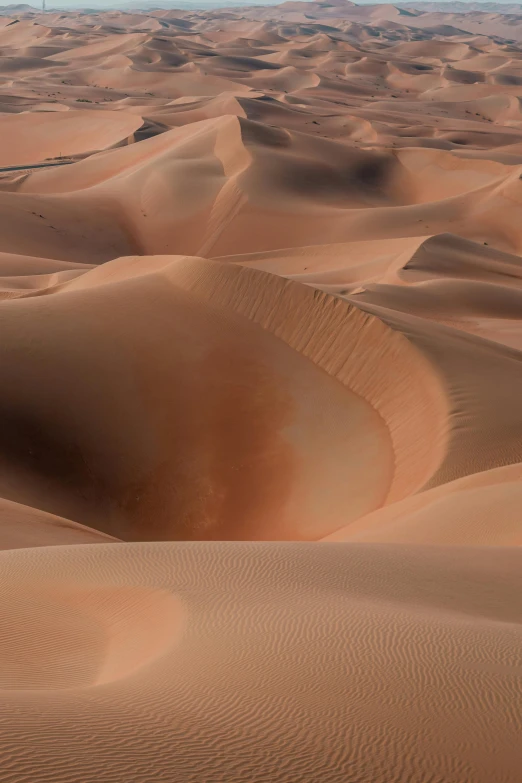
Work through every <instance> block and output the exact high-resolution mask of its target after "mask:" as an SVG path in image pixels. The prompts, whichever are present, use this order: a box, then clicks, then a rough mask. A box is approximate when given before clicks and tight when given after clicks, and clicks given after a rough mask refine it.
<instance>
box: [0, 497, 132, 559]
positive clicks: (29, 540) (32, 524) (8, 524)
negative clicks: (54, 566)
mask: <svg viewBox="0 0 522 783" xmlns="http://www.w3.org/2000/svg"><path fill="white" fill-rule="evenodd" d="M118 540H119V539H117V538H114V537H113V536H110V535H108V534H107V533H102V532H101V531H100V530H94V529H93V528H90V527H86V526H85V525H80V524H79V523H78V522H73V521H71V520H70V519H64V518H63V517H58V516H55V515H54V514H48V513H46V512H45V511H41V510H40V509H37V508H32V507H29V506H24V505H22V504H21V503H14V502H13V501H11V500H7V499H6V498H0V550H1V549H22V548H25V547H34V546H63V545H66V544H82V543H85V544H93V543H101V544H108V543H110V542H111V541H118Z"/></svg>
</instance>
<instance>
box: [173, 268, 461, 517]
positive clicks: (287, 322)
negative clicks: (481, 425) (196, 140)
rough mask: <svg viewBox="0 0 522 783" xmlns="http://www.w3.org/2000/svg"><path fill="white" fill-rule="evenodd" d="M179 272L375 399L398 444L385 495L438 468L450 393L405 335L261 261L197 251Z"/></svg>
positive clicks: (400, 492) (403, 490)
mask: <svg viewBox="0 0 522 783" xmlns="http://www.w3.org/2000/svg"><path fill="white" fill-rule="evenodd" d="M209 264H210V266H208V265H209ZM164 274H165V270H164ZM176 280H177V281H181V280H183V282H184V283H185V285H187V286H188V287H190V288H194V290H197V292H198V295H200V296H201V295H202V294H204V295H205V296H206V297H207V298H208V300H209V301H210V302H211V303H212V304H214V303H218V304H219V306H221V307H224V308H230V309H232V310H234V311H235V312H238V313H239V314H241V315H244V316H247V317H248V318H249V319H251V320H253V321H254V322H255V323H258V324H260V325H261V326H262V327H263V328H264V329H266V330H268V331H270V332H272V333H273V334H275V335H276V336H277V337H279V338H280V339H282V340H284V341H285V342H287V343H288V345H290V346H291V347H292V348H294V349H295V350H297V351H299V352H300V353H302V354H303V355H304V356H306V357H307V358H309V359H311V360H312V361H314V362H315V363H316V364H317V365H318V366H319V367H321V368H322V369H323V370H325V371H326V372H327V373H328V374H329V375H332V376H333V377H335V378H336V379H337V380H339V381H340V382H341V383H343V384H344V385H345V386H347V387H349V388H350V389H351V390H352V391H354V392H355V393H356V394H358V395H359V396H361V397H362V398H363V399H365V400H367V401H368V402H369V403H370V404H371V405H372V407H373V408H374V409H375V410H376V411H377V412H378V413H379V415H380V416H381V417H382V419H383V421H384V422H385V424H386V426H387V427H388V429H389V431H390V435H391V439H392V444H393V451H394V459H395V470H394V476H393V479H392V483H391V486H390V490H389V492H388V495H387V498H386V501H385V503H391V502H393V501H395V500H398V499H399V498H402V497H404V496H405V495H407V494H410V493H411V492H414V491H415V490H416V489H418V488H420V487H421V486H423V485H424V483H425V482H426V480H427V478H428V477H430V476H431V475H432V474H433V472H434V471H435V470H436V468H437V467H438V465H439V464H440V462H441V460H442V459H443V456H444V451H445V437H446V428H447V419H448V407H447V400H446V394H445V391H444V388H443V385H442V382H441V380H440V378H439V377H438V376H437V374H436V372H435V370H434V369H433V367H432V366H431V365H430V364H429V362H428V361H427V360H426V359H425V358H424V357H423V356H422V354H421V353H420V351H417V350H416V349H415V348H414V347H413V346H412V345H411V344H410V343H409V342H408V340H407V339H406V338H405V337H403V336H402V335H400V334H398V333H396V332H394V331H392V330H391V329H390V328H389V327H387V326H385V325H384V323H383V322H382V321H380V320H379V319H377V318H374V317H372V316H369V317H368V316H367V315H366V314H364V313H362V312H361V311H360V310H358V309H357V308H356V307H353V306H351V305H347V304H346V303H345V302H342V301H340V300H339V299H336V298H334V297H331V296H329V295H328V294H325V293H323V292H319V291H313V290H312V289H310V288H308V287H306V286H303V285H300V284H299V283H296V282H294V281H290V280H284V281H283V280H281V278H279V277H277V276H274V275H270V274H268V273H266V272H260V271H258V270H254V269H248V268H245V267H239V266H231V265H223V264H215V263H213V262H208V261H202V260H200V259H191V260H187V261H185V262H183V264H182V266H181V268H179V267H178V266H177V265H176ZM399 368H400V369H399Z"/></svg>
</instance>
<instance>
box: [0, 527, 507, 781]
mask: <svg viewBox="0 0 522 783" xmlns="http://www.w3.org/2000/svg"><path fill="white" fill-rule="evenodd" d="M521 557H522V552H521V550H520V549H504V548H500V549H498V550H497V552H496V555H495V558H491V552H490V551H489V550H487V549H481V548H475V547H469V548H466V549H465V550H463V551H459V550H457V549H452V548H440V547H436V548H430V547H419V546H416V547H414V546H412V547H405V546H403V547H399V546H392V545H388V546H383V545H369V544H366V545H363V544H344V545H343V544H328V543H324V544H316V543H311V544H295V543H290V544H277V543H266V544H261V543H231V542H215V543H208V542H207V543H195V544H194V543H182V544H179V543H178V544H172V543H171V544H169V543H161V544H111V545H109V546H79V547H62V548H52V549H34V550H23V551H18V552H8V553H2V554H0V565H1V568H0V584H1V587H2V589H1V591H0V596H1V597H0V605H1V608H2V611H1V613H0V617H1V618H2V620H1V621H2V628H3V631H4V635H3V638H4V639H5V640H7V646H6V644H5V643H4V644H3V645H2V653H1V654H2V658H3V661H2V662H3V666H2V668H1V675H0V676H5V674H6V671H7V669H6V665H8V664H9V665H11V667H14V668H16V669H18V670H20V665H19V664H20V662H21V661H24V662H25V664H26V665H25V667H24V668H23V669H22V675H23V676H24V677H25V678H26V682H25V683H24V682H20V683H19V684H20V685H21V686H22V687H21V689H11V690H3V691H2V702H1V704H0V719H2V720H3V730H2V733H1V735H0V752H1V753H2V754H5V755H6V757H7V758H9V763H10V765H12V767H13V768H15V769H16V780H17V781H19V782H20V783H27V782H28V781H32V783H43V781H46V780H49V779H53V780H64V781H67V780H71V781H73V780H76V779H80V780H82V781H83V782H84V783H94V781H96V780H99V779H107V774H108V772H107V771H108V770H111V769H114V770H115V775H114V777H116V776H117V777H118V779H123V780H126V781H129V782H130V783H134V781H135V782H136V783H138V781H140V780H142V779H143V772H142V761H141V760H142V759H143V763H146V764H147V769H150V767H149V765H150V758H151V753H152V754H153V758H154V776H155V778H156V779H157V780H159V781H163V780H164V781H170V780H175V779H176V778H177V777H179V775H180V770H185V772H183V773H182V774H183V775H184V776H186V777H187V778H188V777H189V776H194V775H196V776H197V778H198V779H204V780H209V781H222V780H228V781H234V783H235V781H238V783H239V781H240V780H244V779H245V776H248V780H250V781H253V783H261V781H266V780H267V779H271V780H278V781H281V783H290V781H294V780H296V779H300V780H306V781H311V780H317V779H318V777H320V779H321V780H325V781H328V782H330V781H331V783H334V781H338V780H340V779H343V780H361V781H362V780H368V781H370V780H374V781H385V780H406V779H408V778H409V779H411V780H416V781H417V780H418V781H420V780H427V779H429V776H430V775H433V772H434V770H436V774H437V776H438V778H439V779H440V780H441V781H443V782H444V783H449V781H454V780H470V781H471V780H473V783H500V781H503V782H506V783H515V781H517V780H518V773H519V766H518V754H517V752H516V751H514V750H513V749H514V748H515V747H516V740H517V738H518V736H519V733H520V731H521V729H522V724H521V720H520V712H519V710H518V709H516V705H517V703H518V702H517V699H516V697H515V702H513V698H514V695H515V692H514V690H513V682H514V679H513V678H514V677H515V676H517V674H518V671H519V666H518V664H519V657H520V656H519V651H520V642H521V638H522V636H521V634H522V605H521V599H520V596H521V595H522V590H521V588H522V576H521V574H522V567H521V566H522V562H521ZM27 574H31V579H30V580H29V579H28V578H27ZM57 574H59V578H60V581H59V583H56V581H55V580H56V578H57V577H56V575H57ZM53 581H54V583H55V584H57V586H58V587H59V591H60V594H59V598H60V601H63V602H67V603H68V606H67V607H66V606H65V603H63V604H62V605H61V606H60V607H58V608H57V606H56V603H55V598H56V594H55V593H54V594H53V592H52V589H51V588H49V587H48V586H49V585H50V584H52V583H53ZM37 586H42V590H41V591H40V593H39V594H36V595H35V593H36V590H37ZM25 599H27V602H26V603H25V605H24V600H25ZM178 600H181V601H182V603H183V605H184V606H186V607H187V611H186V615H185V619H184V621H183V623H184V626H183V627H184V630H183V631H182V633H181V634H180V630H181V628H180V614H179V611H178V605H177V601H178ZM171 601H173V602H174V603H171ZM58 609H60V611H58ZM71 610H72V611H71ZM24 613H25V617H24ZM29 617H31V618H32V622H31V623H24V619H28V618H29ZM100 620H102V623H101V624H102V625H103V626H104V630H105V631H106V634H105V635H103V636H100V633H99V625H100ZM53 629H54V630H55V634H54V635H53V636H52V637H51V636H50V632H51V630H53ZM7 632H8V633H7ZM42 634H43V635H44V640H45V642H46V643H45V644H42ZM74 643H76V647H74ZM111 645H113V647H112V648H111ZM68 652H69V653H70V654H69V655H68V660H67V662H66V665H65V666H62V667H61V668H60V667H58V666H56V661H57V658H58V659H60V656H64V655H65V653H68ZM73 652H74V653H75V654H74V655H73V654H72V653H73ZM112 652H118V653H119V654H121V655H122V661H121V669H119V671H118V676H117V677H115V676H114V675H115V673H116V672H115V671H114V670H113V671H112V672H111V671H109V672H107V670H105V673H103V671H104V670H103V668H102V669H101V671H102V675H101V676H100V675H99V672H100V662H103V661H107V660H108V659H110V656H111V655H112ZM131 652H132V655H135V656H136V658H135V662H139V665H138V666H130V667H129V666H128V663H129V658H128V655H129V653H131ZM62 659H63V658H62ZM31 662H32V666H31ZM64 663H65V662H64ZM102 666H103V664H102ZM37 671H39V677H40V682H39V685H40V689H38V688H36V689H34V688H33V689H32V690H30V689H29V690H28V689H27V688H26V687H24V685H26V684H27V680H28V679H29V677H30V674H31V673H32V674H34V673H35V672H37ZM44 673H45V675H44ZM42 676H45V679H46V682H45V683H43V682H42V679H41V678H42ZM53 677H54V681H53ZM60 678H61V679H60ZM60 683H61V688H60V687H59V686H60ZM50 684H54V686H56V685H58V688H56V687H55V689H54V690H53V689H52V688H49V685H50ZM96 684H97V687H91V686H93V685H96ZM42 687H45V691H44V692H43V691H42ZM493 694H494V697H493ZM42 710H45V720H43V719H42ZM72 716H74V721H73V725H74V730H71V725H72V724H71V717H72ZM109 729H110V730H109ZM64 731H66V733H67V742H60V744H59V753H57V742H58V738H59V737H62V736H63V732H64ZM311 737H313V742H312V741H311ZM29 738H31V741H30V742H29ZM491 741H494V742H495V748H496V751H497V752H496V753H495V754H485V753H484V746H485V745H486V747H489V745H488V743H490V742H491ZM141 748H143V752H144V755H143V756H141V751H140V749H141ZM216 748H219V752H217V750H216ZM367 748H371V749H372V750H371V752H370V751H367V750H366V749H367ZM412 748H415V754H413V755H412V754H411V749H412ZM325 749H326V751H325ZM267 751H270V752H267ZM235 770H237V774H236V772H235ZM147 774H148V773H147Z"/></svg>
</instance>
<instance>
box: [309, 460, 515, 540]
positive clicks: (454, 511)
mask: <svg viewBox="0 0 522 783" xmlns="http://www.w3.org/2000/svg"><path fill="white" fill-rule="evenodd" d="M521 503H522V464H520V463H518V464H516V465H508V466H506V467H501V468H495V469H493V470H486V471H484V472H482V473H475V474H472V475H470V476H465V477H464V478H461V479H457V480H456V481H451V482H449V483H447V484H442V485H441V486H438V487H434V488H432V489H428V490H426V491H424V492H421V493H420V494H417V495H413V496H411V497H408V498H405V499H404V500H402V501H400V502H398V503H396V504H393V505H390V506H387V507H386V508H381V509H378V510H377V511H375V512H373V513H370V514H367V515H366V516H364V517H361V518H360V519H358V520H357V521H356V522H354V523H352V524H351V525H347V526H346V527H344V528H341V529H340V530H338V531H336V532H335V533H332V534H331V535H329V536H326V537H325V538H324V539H323V540H324V541H367V542H380V543H407V544H423V545H425V544H429V545H445V546H446V545H447V546H450V545H451V546H494V547H498V546H520V545H522V521H521V519H520V506H521Z"/></svg>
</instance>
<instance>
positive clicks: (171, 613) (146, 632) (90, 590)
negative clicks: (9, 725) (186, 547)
mask: <svg viewBox="0 0 522 783" xmlns="http://www.w3.org/2000/svg"><path fill="white" fill-rule="evenodd" d="M2 581H4V580H2ZM182 622H183V609H182V606H181V603H180V602H179V601H178V599H177V598H175V597H174V596H173V595H172V594H171V593H169V592H167V591H163V590H153V589H147V588H140V587H97V586H96V587H90V586H88V585H80V584H78V585H74V584H72V585H71V584H62V583H60V582H59V581H56V582H52V581H49V582H43V583H36V582H31V581H27V582H25V583H24V584H23V585H20V584H16V582H12V583H10V582H9V581H7V580H5V583H4V584H3V587H2V600H1V601H0V628H1V634H0V639H1V641H0V664H1V665H0V690H5V689H8V690H42V689H46V690H47V689H49V690H56V689H70V688H81V687H87V686H92V685H102V684H106V683H110V682H114V681H116V680H121V679H123V678H125V677H129V676H130V675H132V674H134V673H135V672H137V671H138V670H139V669H141V668H142V667H144V666H147V665H148V664H149V663H151V662H152V661H154V660H155V659H157V658H158V657H160V656H161V655H163V654H164V653H165V652H166V651H167V650H169V649H170V648H171V647H172V645H173V644H174V643H175V640H176V638H177V636H178V634H179V632H180V630H181V624H182Z"/></svg>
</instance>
